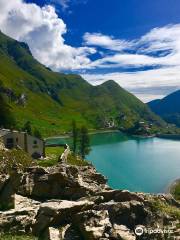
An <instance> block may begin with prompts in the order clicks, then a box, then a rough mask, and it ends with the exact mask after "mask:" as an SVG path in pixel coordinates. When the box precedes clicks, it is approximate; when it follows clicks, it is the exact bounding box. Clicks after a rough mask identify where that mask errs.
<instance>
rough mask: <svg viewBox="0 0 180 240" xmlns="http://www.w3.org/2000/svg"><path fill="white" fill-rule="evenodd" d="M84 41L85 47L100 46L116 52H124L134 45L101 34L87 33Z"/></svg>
mask: <svg viewBox="0 0 180 240" xmlns="http://www.w3.org/2000/svg"><path fill="white" fill-rule="evenodd" d="M83 39H84V44H85V45H91V46H99V47H102V48H106V49H110V50H115V51H122V50H125V49H128V48H130V47H132V45H133V43H132V42H130V41H125V40H118V39H114V38H113V37H111V36H106V35H102V34H101V33H85V34H84V37H83Z"/></svg>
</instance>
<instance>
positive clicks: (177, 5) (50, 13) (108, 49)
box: [0, 0, 180, 102]
mask: <svg viewBox="0 0 180 240" xmlns="http://www.w3.org/2000/svg"><path fill="white" fill-rule="evenodd" d="M179 12H180V1H179V0H171V1H169V0H111V1H109V0H26V1H23V0H9V1H8V2H7V1H6V0H0V29H1V30H2V31H3V32H4V33H6V34H7V35H9V36H11V37H13V38H15V39H17V40H20V41H25V42H27V43H28V44H29V46H30V49H31V51H32V53H33V55H34V57H35V58H37V59H38V60H39V61H40V62H42V63H43V64H45V65H46V66H49V67H51V68H52V69H53V70H55V71H60V72H62V71H63V72H73V73H78V74H81V75H82V76H83V77H84V78H85V79H86V80H88V81H89V82H91V83H92V84H100V83H102V82H103V81H105V80H108V79H113V80H115V81H116V82H118V83H119V84H120V85H121V86H122V87H124V88H126V89H127V90H129V91H131V92H132V93H134V94H135V95H136V96H138V97H139V98H140V99H142V100H143V101H145V102H146V101H149V100H151V99H155V98H161V97H163V96H164V95H166V94H168V93H170V92H172V91H175V90H176V89H179V88H180V61H179V59H180V14H179Z"/></svg>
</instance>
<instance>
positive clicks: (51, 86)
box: [0, 32, 164, 135]
mask: <svg viewBox="0 0 180 240" xmlns="http://www.w3.org/2000/svg"><path fill="white" fill-rule="evenodd" d="M0 81H1V82H2V83H3V87H2V88H1V89H0V91H1V93H3V94H4V96H5V97H6V100H7V101H8V103H9V104H10V106H11V109H12V112H13V114H14V116H15V118H16V120H17V125H18V127H19V128H20V127H22V126H23V124H24V123H25V122H26V121H27V120H29V121H31V123H32V125H33V126H36V127H37V128H39V129H40V131H41V132H42V133H44V134H45V135H54V134H58V133H62V132H64V131H69V130H70V126H71V122H72V119H75V120H76V121H77V123H78V124H79V125H82V124H85V125H87V126H88V128H90V129H99V128H105V127H107V126H111V125H112V126H114V125H115V126H116V127H117V126H118V127H121V128H123V129H129V128H131V127H133V126H134V124H135V123H136V122H137V121H142V120H143V121H145V122H153V123H154V125H155V126H156V125H158V126H162V125H163V124H164V123H163V121H161V120H160V118H158V117H157V116H156V115H155V114H153V113H152V112H151V111H150V110H149V108H148V107H147V106H146V105H145V104H144V103H142V102H141V101H140V100H138V99H137V98H136V97H135V96H133V95H132V94H130V93H129V92H127V91H125V90H124V89H122V88H121V87H120V86H119V85H118V84H117V83H115V82H114V81H108V82H106V83H103V84H102V85H99V86H92V85H90V84H89V83H88V82H87V81H85V80H84V79H82V78H81V77H80V76H78V75H73V74H69V75H66V74H60V73H56V72H52V71H51V70H50V69H48V68H46V67H45V66H43V65H42V64H40V63H39V62H38V61H37V60H35V59H34V58H33V56H32V54H31V52H30V50H29V48H28V46H27V45H26V44H25V43H20V42H17V41H15V40H13V39H11V38H9V37H7V36H6V35H4V34H3V33H1V32H0Z"/></svg>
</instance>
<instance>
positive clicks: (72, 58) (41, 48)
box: [0, 0, 96, 70]
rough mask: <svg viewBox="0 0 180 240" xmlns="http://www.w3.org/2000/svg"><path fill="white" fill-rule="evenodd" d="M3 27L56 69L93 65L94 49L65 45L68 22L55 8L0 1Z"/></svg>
mask: <svg viewBox="0 0 180 240" xmlns="http://www.w3.org/2000/svg"><path fill="white" fill-rule="evenodd" d="M0 29H1V30H2V31H3V32H4V33H6V34H7V35H9V36H11V37H13V38H15V39H17V40H20V41H25V42H27V43H28V45H29V46H30V49H31V51H32V53H33V55H34V57H35V58H37V59H38V60H39V61H40V62H41V63H43V64H45V65H46V66H49V67H51V68H53V69H55V70H66V69H73V70H75V69H81V68H84V67H85V66H86V65H87V64H90V62H91V61H90V59H89V58H88V55H90V54H93V53H95V52H96V51H95V49H94V48H89V47H79V48H74V47H72V46H69V45H67V44H65V40H64V34H65V33H66V32H67V27H66V24H65V23H64V21H63V20H62V19H60V18H59V17H58V15H57V14H56V12H55V8H54V7H52V6H50V5H46V6H44V7H42V8H41V7H39V6H38V5H36V4H27V3H24V2H23V1H22V0H8V1H6V0H0Z"/></svg>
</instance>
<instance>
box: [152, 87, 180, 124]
mask: <svg viewBox="0 0 180 240" xmlns="http://www.w3.org/2000/svg"><path fill="white" fill-rule="evenodd" d="M179 102H180V90H177V91H175V92H173V93H171V94H169V95H167V96H166V97H164V98H163V99H160V100H154V101H151V102H149V103H148V106H149V107H150V108H151V110H152V111H153V112H155V113H156V114H158V115H159V116H161V117H162V118H163V119H164V120H165V121H167V122H169V123H172V124H176V125H177V126H178V127H180V104H179Z"/></svg>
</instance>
